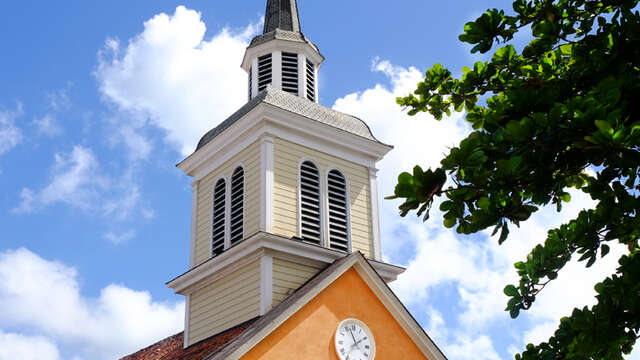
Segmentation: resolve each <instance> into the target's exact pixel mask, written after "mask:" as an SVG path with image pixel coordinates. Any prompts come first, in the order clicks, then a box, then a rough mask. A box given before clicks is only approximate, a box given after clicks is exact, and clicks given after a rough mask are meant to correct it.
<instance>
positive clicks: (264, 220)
mask: <svg viewBox="0 0 640 360" xmlns="http://www.w3.org/2000/svg"><path fill="white" fill-rule="evenodd" d="M274 144H275V139H274V138H273V137H272V136H268V135H264V136H263V137H262V138H261V139H260V230H261V231H265V232H269V233H272V232H273V199H274V191H275V190H274V187H275V180H274V162H275V161H274V151H275V150H274V146H275V145H274Z"/></svg>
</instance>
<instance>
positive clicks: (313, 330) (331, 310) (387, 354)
mask: <svg viewBox="0 0 640 360" xmlns="http://www.w3.org/2000/svg"><path fill="white" fill-rule="evenodd" d="M346 318H356V319H359V320H362V321H364V322H365V323H366V324H367V326H369V328H370V329H371V331H372V332H373V336H374V338H375V342H376V359H381V360H382V359H402V360H410V359H425V357H424V355H422V352H420V350H419V349H418V347H417V346H416V345H415V344H414V343H413V341H412V340H411V338H409V336H408V335H407V334H406V333H405V332H404V330H403V329H402V328H401V327H400V325H399V324H398V323H397V322H396V321H395V319H394V318H393V316H391V314H390V313H389V311H387V309H386V308H385V307H384V305H383V304H382V303H381V302H380V301H379V300H378V298H377V297H376V295H375V294H374V293H373V292H372V291H371V290H370V289H369V287H368V286H367V284H366V283H365V282H364V281H363V280H362V278H361V277H360V275H359V274H358V273H357V272H356V271H355V270H354V269H353V268H352V269H350V270H348V271H347V272H345V273H344V274H343V275H342V276H340V277H339V278H338V279H336V280H335V281H334V282H333V283H332V284H331V285H329V286H328V287H327V288H326V289H324V290H323V291H322V292H321V293H320V294H318V295H317V296H316V297H315V298H314V299H312V300H311V301H310V302H309V303H307V304H306V305H305V306H304V307H302V309H300V310H299V311H298V312H297V313H295V314H294V315H293V316H291V317H290V318H289V319H287V321H285V322H284V323H283V324H282V325H281V326H280V327H279V328H277V329H276V330H274V331H273V332H272V333H271V334H269V335H268V336H267V337H266V338H265V339H263V340H262V342H260V343H259V344H258V345H256V346H255V347H254V348H253V349H251V350H250V351H249V352H248V353H246V354H245V356H243V357H242V359H263V360H264V359H279V360H281V359H331V360H337V359H338V356H337V355H336V353H335V350H334V346H333V341H334V338H333V335H334V332H335V331H336V328H337V327H338V324H340V322H341V321H342V320H344V319H346Z"/></svg>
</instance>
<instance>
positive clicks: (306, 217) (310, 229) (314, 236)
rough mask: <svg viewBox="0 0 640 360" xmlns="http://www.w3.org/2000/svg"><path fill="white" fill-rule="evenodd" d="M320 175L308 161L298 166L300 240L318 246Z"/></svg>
mask: <svg viewBox="0 0 640 360" xmlns="http://www.w3.org/2000/svg"><path fill="white" fill-rule="evenodd" d="M320 224H321V223H320V173H319V171H318V168H317V167H316V166H315V165H314V164H313V163H312V162H310V161H305V162H304V163H302V165H301V166H300V230H301V236H302V239H304V240H306V241H311V242H314V243H316V244H320V239H321V235H320V234H321V232H320V227H321V225H320Z"/></svg>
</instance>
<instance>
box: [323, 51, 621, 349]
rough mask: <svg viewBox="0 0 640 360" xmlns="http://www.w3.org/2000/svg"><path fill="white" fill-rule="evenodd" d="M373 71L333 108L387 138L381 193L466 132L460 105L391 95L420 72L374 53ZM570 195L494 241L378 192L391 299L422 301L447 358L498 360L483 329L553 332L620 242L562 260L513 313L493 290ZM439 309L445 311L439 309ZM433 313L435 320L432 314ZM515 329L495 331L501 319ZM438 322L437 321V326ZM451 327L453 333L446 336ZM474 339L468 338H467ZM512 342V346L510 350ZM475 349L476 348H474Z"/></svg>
mask: <svg viewBox="0 0 640 360" xmlns="http://www.w3.org/2000/svg"><path fill="white" fill-rule="evenodd" d="M372 70H373V71H377V72H382V73H383V74H385V75H386V76H387V77H388V78H389V80H390V82H391V86H390V87H386V86H383V85H380V84H377V85H376V86H374V87H372V88H370V89H366V90H364V91H361V92H358V93H354V94H348V95H346V96H344V97H342V98H340V99H338V100H337V101H336V103H335V105H334V108H335V109H337V110H340V111H344V112H346V113H350V114H354V115H357V116H359V117H361V118H362V119H364V120H365V121H366V122H367V123H368V124H369V125H370V126H371V127H372V130H373V133H374V134H375V135H376V136H377V137H378V138H379V139H380V140H382V141H383V142H387V143H390V144H392V145H394V146H395V148H394V150H392V151H391V153H389V155H387V157H386V158H385V159H384V160H383V161H381V162H380V163H379V165H378V167H379V168H380V172H379V176H378V179H379V189H380V190H379V191H380V197H383V196H386V195H390V194H392V193H393V187H394V186H395V184H396V179H397V176H398V174H400V173H401V172H402V171H410V170H411V168H412V167H413V166H414V165H416V164H419V165H421V166H422V167H423V168H428V167H432V168H434V167H437V166H439V161H440V159H442V158H443V156H444V155H445V154H446V153H448V148H450V147H451V146H456V145H457V144H458V143H459V142H460V140H461V139H462V138H464V137H465V136H466V134H467V133H468V132H469V131H470V128H469V127H468V126H467V125H466V124H465V123H464V121H463V119H462V117H463V116H462V114H454V115H453V116H452V117H451V118H449V119H443V120H442V121H436V120H435V119H433V117H431V116H430V115H428V114H424V113H423V114H419V115H417V116H415V117H409V116H408V115H407V114H406V113H405V112H403V111H402V109H401V108H400V107H399V106H398V105H397V104H396V102H395V99H396V97H398V96H405V95H407V94H409V93H411V92H412V91H413V90H414V89H415V86H416V84H417V83H418V82H419V81H421V80H422V78H423V75H422V74H421V73H420V71H418V70H417V69H415V68H408V69H405V68H401V67H397V66H394V65H393V64H391V63H389V62H387V61H379V60H377V59H376V60H375V61H374V63H373V66H372ZM572 196H573V201H572V202H571V203H570V204H567V205H566V206H565V209H564V210H563V212H562V213H560V214H558V213H557V212H556V211H555V210H554V209H552V208H547V209H544V210H543V211H541V212H539V213H537V214H535V215H534V216H533V217H532V218H531V219H530V220H529V221H528V222H526V223H523V224H522V227H521V228H520V229H517V228H515V227H514V228H513V229H512V233H511V236H510V237H509V240H508V241H507V242H506V243H505V244H503V245H502V246H499V245H498V244H497V240H496V239H495V238H492V239H489V234H488V233H489V232H490V230H489V231H487V232H484V233H480V234H478V235H476V236H474V237H465V236H460V235H457V234H455V232H452V231H450V230H448V229H445V228H444V227H443V226H442V220H441V216H440V214H439V213H438V211H437V207H438V204H435V205H434V212H433V214H432V218H431V219H430V220H429V221H428V222H427V223H422V222H421V221H420V219H418V218H416V217H415V215H414V214H412V215H409V216H408V217H407V218H400V217H399V216H398V210H397V206H398V202H397V201H387V200H382V199H380V215H381V228H382V238H383V250H384V252H383V253H384V254H386V256H387V257H388V258H390V259H394V260H395V261H398V260H400V261H404V262H405V265H406V266H407V271H406V272H405V273H404V274H402V275H401V276H400V277H399V279H398V280H397V281H396V282H394V283H393V284H392V287H393V288H394V290H395V291H396V292H397V293H398V295H399V296H400V298H401V299H402V300H403V301H404V302H405V303H407V304H413V306H412V307H413V308H419V307H421V306H422V307H423V308H424V309H425V310H424V311H426V312H427V313H428V314H430V316H429V318H430V319H431V320H430V321H431V323H430V324H425V326H426V325H429V326H427V328H432V329H435V331H436V335H437V336H436V337H437V338H438V339H439V340H440V344H441V345H442V346H443V347H444V349H445V354H447V355H448V356H449V357H450V358H455V359H458V358H460V359H465V358H468V357H469V356H471V355H469V354H474V355H475V354H485V355H484V356H485V357H484V358H486V359H498V358H499V357H498V355H497V353H496V352H495V350H494V347H493V344H492V337H493V336H492V334H497V333H498V332H499V333H500V334H502V335H501V336H502V337H504V336H510V337H508V338H506V339H503V340H504V341H512V342H513V341H516V342H521V344H520V345H518V346H522V348H523V347H524V344H526V342H525V340H527V341H529V340H531V341H533V340H535V341H536V342H539V341H540V340H543V339H547V338H548V337H549V336H550V335H552V332H553V330H554V329H555V327H554V326H550V325H549V324H550V323H553V324H557V322H558V321H559V318H560V317H561V316H565V315H568V314H570V312H571V310H572V309H573V307H574V306H583V305H589V304H592V303H593V302H594V300H595V299H594V295H595V291H594V290H593V285H594V284H595V283H596V282H598V281H600V280H602V279H604V277H606V276H608V275H610V274H611V273H612V272H613V270H614V268H615V263H616V260H617V258H618V257H619V255H620V252H619V250H615V249H613V250H612V253H611V255H609V256H608V257H607V258H605V259H604V261H599V262H598V263H597V264H596V265H595V266H594V267H593V268H592V269H587V270H585V269H584V263H579V264H570V265H569V266H567V268H566V269H563V271H562V272H561V275H560V278H559V279H557V280H556V281H554V282H553V284H552V285H549V286H548V287H547V288H546V289H545V291H544V292H543V293H542V294H541V296H540V297H539V299H538V301H537V302H536V304H535V305H534V308H533V309H532V310H531V311H529V312H526V313H524V315H522V316H521V318H520V319H518V320H517V321H514V320H511V319H509V316H508V314H507V313H506V312H505V311H504V307H505V306H506V301H507V297H506V296H505V295H504V294H503V293H502V289H503V288H504V286H505V285H507V284H509V283H516V282H517V276H516V272H515V269H514V268H513V263H515V262H516V261H520V260H523V259H525V257H526V255H527V254H528V252H529V251H530V250H531V249H532V248H533V247H534V246H535V245H536V244H538V243H540V242H543V241H544V240H545V238H546V233H547V230H549V229H550V228H553V227H556V226H558V225H560V224H562V223H564V222H566V221H568V220H570V219H572V218H574V217H575V216H576V215H577V213H578V212H579V211H580V210H582V209H584V208H589V207H592V206H593V202H592V200H591V199H590V198H589V197H588V196H586V195H585V194H583V193H580V192H572ZM442 285H450V286H453V287H454V288H455V289H456V290H457V298H455V295H454V299H450V300H448V301H447V303H448V304H450V306H451V307H453V306H456V307H459V309H458V308H456V310H455V311H453V314H454V315H448V316H442V315H441V314H440V312H438V310H436V309H434V306H432V305H428V304H432V303H434V302H435V301H436V300H437V299H438V298H439V296H436V295H440V294H436V293H433V291H434V290H435V289H436V287H437V286H442ZM443 313H444V311H443ZM439 316H442V318H443V320H444V321H443V322H444V324H441V323H440V322H439V319H440V318H439ZM514 326H516V327H518V328H524V329H525V330H526V334H524V335H523V336H520V335H518V333H520V332H518V331H520V330H517V331H516V332H514V333H512V334H509V335H504V332H503V331H502V330H503V329H504V328H505V327H514ZM443 327H445V329H443ZM454 334H455V335H454ZM472 339H473V340H472ZM505 350H506V349H505ZM512 350H513V349H512ZM474 358H475V357H474Z"/></svg>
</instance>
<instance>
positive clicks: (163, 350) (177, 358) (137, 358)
mask: <svg viewBox="0 0 640 360" xmlns="http://www.w3.org/2000/svg"><path fill="white" fill-rule="evenodd" d="M253 322H254V320H251V321H248V322H246V323H244V324H241V325H238V326H236V327H234V328H231V329H229V330H227V331H225V332H223V333H220V334H218V335H215V336H213V337H210V338H208V339H206V340H203V341H200V342H199V343H197V344H194V345H191V346H189V347H188V348H186V349H183V344H184V340H183V339H184V337H183V336H184V333H183V332H181V333H178V334H175V335H173V336H170V337H168V338H166V339H164V340H160V341H159V342H157V343H155V344H153V345H151V346H149V347H147V348H144V349H142V350H140V351H138V352H136V353H134V354H131V355H128V356H125V357H123V358H122V359H120V360H201V359H203V358H204V357H206V356H208V355H210V354H211V353H213V352H214V351H216V350H218V349H220V348H221V347H223V346H224V345H226V344H227V343H228V342H230V341H231V340H233V339H235V338H236V337H237V336H238V335H240V334H242V333H243V332H244V331H245V330H246V329H247V328H248V327H249V326H250V325H251V324H252V323H253Z"/></svg>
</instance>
